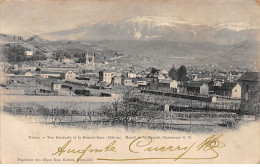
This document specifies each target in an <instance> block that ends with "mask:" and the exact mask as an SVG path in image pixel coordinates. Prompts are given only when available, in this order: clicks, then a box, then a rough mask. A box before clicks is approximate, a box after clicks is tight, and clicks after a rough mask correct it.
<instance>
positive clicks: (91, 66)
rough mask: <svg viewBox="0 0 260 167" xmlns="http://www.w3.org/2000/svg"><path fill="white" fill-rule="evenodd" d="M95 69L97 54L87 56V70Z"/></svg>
mask: <svg viewBox="0 0 260 167" xmlns="http://www.w3.org/2000/svg"><path fill="white" fill-rule="evenodd" d="M94 69H95V54H94V53H93V55H92V56H91V55H88V52H87V56H86V70H94Z"/></svg>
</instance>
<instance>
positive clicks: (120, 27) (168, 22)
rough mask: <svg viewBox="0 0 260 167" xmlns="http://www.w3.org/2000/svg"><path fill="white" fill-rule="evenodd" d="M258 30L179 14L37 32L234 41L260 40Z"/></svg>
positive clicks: (56, 36) (60, 36)
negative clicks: (190, 19) (201, 21)
mask: <svg viewBox="0 0 260 167" xmlns="http://www.w3.org/2000/svg"><path fill="white" fill-rule="evenodd" d="M259 33H260V29H259V28H258V27H250V25H249V24H248V23H246V22H225V23H220V24H214V25H206V24H194V23H190V22H187V21H185V20H184V19H183V18H181V17H158V16H156V17H153V16H146V17H133V18H128V19H124V20H122V21H117V22H107V23H105V22H104V23H97V24H88V25H85V26H80V27H77V28H74V29H70V30H63V31H56V32H50V33H42V34H38V36H40V37H41V38H43V39H47V40H95V41H98V40H167V41H178V42H210V43H218V44H234V43H239V42H242V41H251V40H258V41H259V40H260V37H259Z"/></svg>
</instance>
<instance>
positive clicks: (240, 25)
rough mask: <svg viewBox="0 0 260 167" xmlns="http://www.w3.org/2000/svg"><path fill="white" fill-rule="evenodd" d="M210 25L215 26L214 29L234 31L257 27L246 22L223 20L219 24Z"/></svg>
mask: <svg viewBox="0 0 260 167" xmlns="http://www.w3.org/2000/svg"><path fill="white" fill-rule="evenodd" d="M211 27H215V28H216V29H223V28H226V29H229V30H234V31H242V30H246V29H257V28H254V27H251V26H250V24H249V23H248V22H225V23H220V24H215V25H211Z"/></svg>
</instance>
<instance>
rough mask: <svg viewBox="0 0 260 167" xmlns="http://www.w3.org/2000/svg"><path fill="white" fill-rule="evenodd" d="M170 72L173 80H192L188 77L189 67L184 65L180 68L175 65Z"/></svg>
mask: <svg viewBox="0 0 260 167" xmlns="http://www.w3.org/2000/svg"><path fill="white" fill-rule="evenodd" d="M168 74H169V77H170V78H171V79H172V80H177V81H188V80H190V79H189V77H187V69H186V67H185V66H184V65H181V66H180V68H178V69H177V70H176V69H175V67H174V65H173V66H172V68H171V69H170V71H169V73H168Z"/></svg>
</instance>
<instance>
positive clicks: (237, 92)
mask: <svg viewBox="0 0 260 167" xmlns="http://www.w3.org/2000/svg"><path fill="white" fill-rule="evenodd" d="M216 93H217V94H219V95H222V96H228V97H231V98H241V86H240V85H239V83H236V82H225V83H224V84H223V85H222V86H221V87H219V88H218V90H217V92H216Z"/></svg>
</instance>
